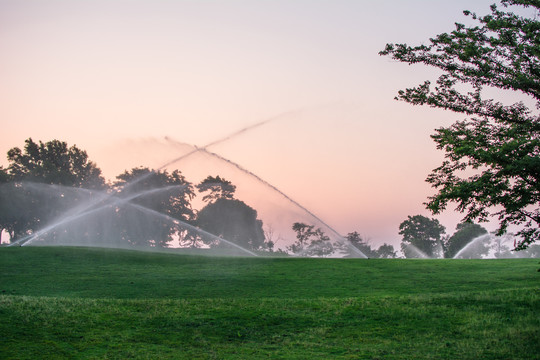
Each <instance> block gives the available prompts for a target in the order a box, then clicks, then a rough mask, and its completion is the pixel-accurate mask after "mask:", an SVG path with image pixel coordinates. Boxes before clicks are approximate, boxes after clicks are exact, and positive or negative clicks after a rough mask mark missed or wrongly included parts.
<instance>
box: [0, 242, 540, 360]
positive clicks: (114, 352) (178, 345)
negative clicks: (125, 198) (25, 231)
mask: <svg viewBox="0 0 540 360" xmlns="http://www.w3.org/2000/svg"><path fill="white" fill-rule="evenodd" d="M537 264H538V260H537V259H512V260H375V259H372V260H358V259H300V258H220V257H202V256H186V255H176V254H160V253H143V252H136V251H126V250H105V249H83V248H67V247H66V248H54V247H43V248H39V247H23V248H0V293H1V295H0V358H2V359H36V358H46V359H50V358H59V359H61V358H65V359H73V358H80V359H100V358H107V359H126V358H141V359H160V358H163V359H167V358H169V359H182V358H186V359H197V358H200V359H246V358H250V359H254V358H273V359H276V358H277V359H279V358H283V359H308V358H321V359H329V358H332V359H348V358H350V359H412V358H416V359H538V358H539V354H540V345H539V339H540V315H539V314H540V272H537V271H536V270H537V268H538V265H537Z"/></svg>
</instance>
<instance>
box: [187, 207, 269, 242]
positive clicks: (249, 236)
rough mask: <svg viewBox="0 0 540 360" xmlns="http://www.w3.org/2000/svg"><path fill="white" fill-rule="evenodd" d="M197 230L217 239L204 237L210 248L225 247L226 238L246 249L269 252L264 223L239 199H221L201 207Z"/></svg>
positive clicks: (255, 212)
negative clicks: (221, 239) (198, 228)
mask: <svg viewBox="0 0 540 360" xmlns="http://www.w3.org/2000/svg"><path fill="white" fill-rule="evenodd" d="M196 224H197V226H198V227H200V228H201V229H203V230H204V231H206V232H208V233H210V234H213V235H215V236H216V237H205V236H202V240H203V241H204V242H205V243H207V244H208V245H210V246H214V247H215V246H223V245H224V244H225V243H226V242H222V241H219V240H218V238H223V239H225V240H227V241H230V242H232V243H234V244H236V245H238V246H240V247H242V248H244V249H248V250H266V249H267V246H266V244H265V236H264V231H263V223H262V221H261V220H259V219H258V218H257V211H256V210H255V209H253V208H252V207H250V206H249V205H247V204H246V203H244V202H243V201H240V200H237V199H227V198H219V199H217V200H215V201H214V202H211V203H209V204H207V205H206V206H205V207H204V208H202V209H201V210H200V211H199V212H198V214H197V219H196Z"/></svg>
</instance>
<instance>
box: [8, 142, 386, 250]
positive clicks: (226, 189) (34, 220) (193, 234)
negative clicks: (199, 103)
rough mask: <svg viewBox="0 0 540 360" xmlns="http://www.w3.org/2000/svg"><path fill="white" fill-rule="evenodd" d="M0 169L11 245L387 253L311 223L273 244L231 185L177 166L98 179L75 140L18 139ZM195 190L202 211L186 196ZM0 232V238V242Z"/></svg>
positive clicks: (296, 225) (299, 225)
mask: <svg viewBox="0 0 540 360" xmlns="http://www.w3.org/2000/svg"><path fill="white" fill-rule="evenodd" d="M7 155H8V161H9V165H8V167H7V168H5V169H4V168H1V167H0V236H1V233H7V234H8V235H9V241H10V243H11V244H14V243H18V244H21V245H23V244H25V243H42V244H66V245H85V244H86V245H93V246H95V245H97V246H114V247H158V248H166V247H170V246H177V247H184V248H223V247H229V248H235V247H236V248H241V249H240V250H247V251H265V252H278V253H282V254H287V253H289V254H290V253H292V254H295V255H297V256H330V255H333V256H360V257H361V256H362V255H366V256H368V257H385V258H390V257H396V252H395V251H394V248H393V247H392V246H391V245H387V244H384V245H383V246H381V247H380V248H379V249H372V248H371V247H370V245H369V244H368V243H367V242H366V241H364V240H363V239H362V237H361V236H360V235H359V234H358V233H357V232H353V233H350V234H348V235H347V236H346V237H338V238H337V239H336V238H334V239H330V237H329V236H327V235H326V234H325V233H324V232H323V230H321V229H320V228H315V226H314V225H308V224H303V223H294V224H293V225H292V230H293V231H294V232H295V233H296V242H294V243H293V244H291V245H289V246H287V247H286V248H284V249H283V248H277V247H276V244H275V239H274V236H273V235H274V234H273V232H272V231H271V228H268V229H267V231H266V232H265V231H264V230H263V222H262V221H261V220H260V219H258V217H257V211H256V210H255V209H253V208H251V207H250V206H248V205H247V204H246V203H244V202H243V201H241V200H239V199H236V198H235V191H236V186H235V185H233V184H232V183H231V182H230V181H228V180H226V179H224V178H222V177H220V176H219V175H217V176H208V177H206V178H205V179H204V180H203V181H201V182H200V183H198V184H193V183H191V182H189V181H188V180H187V179H186V178H185V177H184V175H183V174H182V173H181V172H180V171H179V170H174V171H172V172H168V171H166V170H154V169H149V168H145V167H137V168H133V169H131V170H126V171H125V172H124V173H122V174H119V175H118V176H116V178H115V180H114V181H112V182H107V181H106V180H105V179H104V178H103V176H102V172H101V170H100V169H99V168H98V167H97V165H96V164H95V163H93V162H92V161H90V160H89V158H88V155H87V153H86V152H85V151H83V150H81V149H79V148H78V147H77V146H71V147H69V146H68V145H67V143H65V142H62V141H58V140H52V141H49V142H46V143H43V142H41V141H39V142H34V141H33V140H32V139H27V140H26V141H25V145H24V147H23V148H22V149H20V148H18V147H15V148H13V149H11V150H9V151H8V154H7ZM196 196H202V202H203V204H204V205H203V207H202V208H201V209H200V210H195V209H194V208H193V207H192V200H193V199H194V198H195V197H196ZM1 240H2V239H1V237H0V243H1Z"/></svg>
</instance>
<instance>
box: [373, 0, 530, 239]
mask: <svg viewBox="0 0 540 360" xmlns="http://www.w3.org/2000/svg"><path fill="white" fill-rule="evenodd" d="M501 4H502V6H503V7H504V8H507V7H508V6H511V5H517V6H522V7H525V8H529V7H530V8H532V9H533V10H534V11H535V12H537V11H538V10H539V9H540V2H538V0H502V1H501ZM464 14H465V15H466V16H469V17H470V18H472V19H473V20H474V21H476V22H477V24H478V25H477V26H473V27H467V26H465V25H463V24H456V29H455V30H454V31H452V32H451V33H443V34H440V35H438V36H436V37H435V38H433V39H430V42H429V44H427V45H420V46H416V47H410V46H408V45H406V44H397V45H395V44H387V45H386V48H385V50H384V51H381V52H380V54H381V55H389V56H391V57H392V58H393V59H396V60H399V61H402V62H406V63H409V64H415V63H423V64H426V65H429V66H433V67H436V68H438V69H441V70H442V71H443V74H442V75H441V76H440V77H439V79H438V80H437V85H436V86H435V88H434V89H432V88H431V84H430V82H429V81H426V82H425V83H424V84H422V85H420V86H417V87H415V88H411V89H406V90H404V91H403V90H402V91H400V92H399V94H398V96H397V99H399V100H403V101H405V102H408V103H410V104H413V105H428V106H431V107H435V108H442V109H447V110H451V111H455V112H458V113H462V114H465V115H467V116H470V118H468V119H465V120H463V121H458V122H456V123H455V124H453V125H452V126H450V127H447V128H440V129H438V130H436V133H435V134H434V135H432V138H433V139H434V141H435V142H436V144H437V148H438V149H440V150H443V151H444V152H445V157H446V160H445V161H444V162H443V163H442V165H441V166H439V167H438V168H436V169H434V170H433V172H432V173H431V174H430V175H429V176H428V178H427V182H429V183H430V184H431V185H432V186H433V187H434V188H435V189H437V190H438V192H437V193H436V194H435V195H433V196H432V197H430V198H429V201H428V202H427V203H426V205H427V208H428V209H429V210H431V211H432V212H433V213H434V214H438V213H440V212H442V211H443V210H445V209H446V207H447V205H448V204H449V203H456V204H457V210H458V211H460V212H462V213H464V214H465V217H464V221H469V222H470V221H473V220H478V221H487V219H488V217H490V216H497V217H498V220H499V228H498V231H497V234H498V235H502V234H504V233H505V232H507V229H508V227H509V226H511V225H513V226H517V227H519V228H520V230H519V231H518V232H517V235H518V236H519V237H520V238H521V240H520V242H519V243H518V244H517V247H516V248H517V249H524V248H526V247H527V246H528V245H529V244H531V243H533V242H535V241H538V240H539V239H540V229H539V226H540V210H539V204H540V184H539V179H540V119H539V117H538V114H537V112H534V111H533V110H532V109H530V108H529V107H527V106H526V105H525V104H524V103H523V102H518V103H515V104H513V105H503V104H502V103H500V102H496V101H494V100H491V99H487V100H486V99H484V98H483V96H482V95H483V94H484V93H485V92H484V91H483V90H484V88H485V87H492V88H498V89H502V90H508V91H514V92H517V93H520V94H522V95H524V98H528V99H530V100H532V101H533V102H535V103H536V105H537V106H539V105H540V47H539V44H540V21H539V20H538V18H537V17H536V16H534V17H532V18H527V17H523V16H518V15H516V14H514V13H512V12H509V11H501V10H499V9H498V8H497V6H495V5H492V7H491V14H489V15H486V16H477V15H476V14H473V13H471V12H469V11H464ZM467 85H468V86H469V87H470V90H469V91H468V92H463V91H460V89H462V88H465V87H466V86H467ZM469 174H472V175H469Z"/></svg>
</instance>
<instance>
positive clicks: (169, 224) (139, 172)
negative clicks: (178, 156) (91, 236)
mask: <svg viewBox="0 0 540 360" xmlns="http://www.w3.org/2000/svg"><path fill="white" fill-rule="evenodd" d="M117 179H118V181H117V182H116V183H115V184H114V189H115V192H116V197H117V198H118V200H117V201H116V203H113V206H114V207H116V209H117V210H116V213H117V216H118V224H119V228H120V232H121V235H120V237H121V238H122V240H124V241H126V242H129V243H130V244H132V245H138V246H146V245H152V246H158V247H167V246H168V243H169V242H170V241H171V240H173V236H174V235H177V236H192V234H191V232H190V231H189V230H188V229H187V228H186V226H183V223H189V222H190V221H192V220H193V219H194V212H193V210H192V208H191V200H192V198H193V196H194V192H193V186H192V184H191V183H190V182H188V181H187V180H186V179H185V177H184V176H183V175H182V174H181V173H180V171H178V170H175V171H173V172H172V173H168V172H167V171H159V170H150V169H148V168H134V169H131V170H130V171H125V172H124V173H123V174H120V175H118V176H117Z"/></svg>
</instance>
